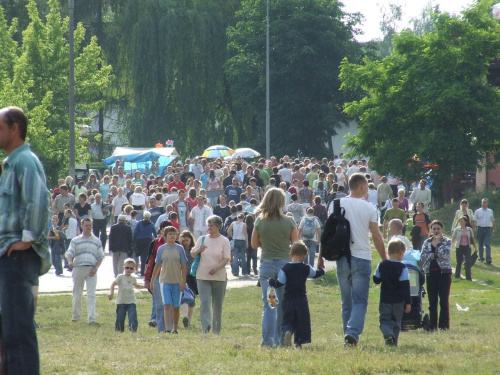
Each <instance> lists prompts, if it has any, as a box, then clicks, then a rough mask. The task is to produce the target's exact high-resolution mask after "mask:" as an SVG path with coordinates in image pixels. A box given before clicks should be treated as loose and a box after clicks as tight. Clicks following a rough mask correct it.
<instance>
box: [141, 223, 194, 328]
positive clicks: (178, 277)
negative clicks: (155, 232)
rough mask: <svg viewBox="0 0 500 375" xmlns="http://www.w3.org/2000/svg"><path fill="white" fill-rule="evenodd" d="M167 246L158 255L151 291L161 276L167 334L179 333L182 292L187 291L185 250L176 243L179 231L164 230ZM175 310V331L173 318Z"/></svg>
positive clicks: (162, 247)
mask: <svg viewBox="0 0 500 375" xmlns="http://www.w3.org/2000/svg"><path fill="white" fill-rule="evenodd" d="M163 238H164V239H165V245H162V246H160V248H159V249H158V253H157V254H156V260H155V267H154V269H153V276H152V278H151V284H150V289H151V292H153V291H154V281H155V280H156V277H158V275H160V288H161V296H162V300H163V309H164V314H163V317H164V319H165V327H166V329H167V331H166V333H179V332H178V331H177V328H178V325H179V307H180V306H181V291H184V289H186V275H187V272H186V256H185V254H184V248H183V247H182V246H181V245H178V244H177V243H175V240H176V238H177V229H175V228H174V227H170V226H169V227H166V228H164V229H163ZM172 310H173V319H174V322H173V329H172V331H169V330H168V329H169V328H170V327H172V325H171V323H172V322H171V317H172Z"/></svg>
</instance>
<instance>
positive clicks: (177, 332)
mask: <svg viewBox="0 0 500 375" xmlns="http://www.w3.org/2000/svg"><path fill="white" fill-rule="evenodd" d="M171 333H172V334H175V335H178V334H179V331H172V332H171Z"/></svg>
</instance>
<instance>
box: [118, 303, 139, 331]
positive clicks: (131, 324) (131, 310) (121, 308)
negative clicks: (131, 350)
mask: <svg viewBox="0 0 500 375" xmlns="http://www.w3.org/2000/svg"><path fill="white" fill-rule="evenodd" d="M127 313H128V329H129V330H130V331H133V332H136V331H137V326H138V323H137V309H136V306H135V303H128V304H126V303H119V304H117V305H116V323H115V331H120V332H123V331H124V330H125V316H126V315H127Z"/></svg>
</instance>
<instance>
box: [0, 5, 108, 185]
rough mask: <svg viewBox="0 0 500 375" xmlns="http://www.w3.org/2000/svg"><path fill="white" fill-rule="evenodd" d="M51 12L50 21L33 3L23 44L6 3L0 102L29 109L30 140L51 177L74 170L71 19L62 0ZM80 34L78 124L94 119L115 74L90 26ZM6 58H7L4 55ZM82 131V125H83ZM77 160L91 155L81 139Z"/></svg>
mask: <svg viewBox="0 0 500 375" xmlns="http://www.w3.org/2000/svg"><path fill="white" fill-rule="evenodd" d="M48 5H49V8H50V12H49V13H48V15H47V18H46V22H45V23H44V22H43V21H42V20H41V19H40V16H39V13H38V11H37V8H36V3H35V2H34V1H33V0H32V1H30V2H29V3H28V6H27V8H28V14H29V17H30V23H29V25H28V26H27V28H26V29H25V30H24V31H23V33H22V44H21V45H20V46H18V45H17V43H16V42H15V41H14V40H13V38H14V35H15V34H16V31H17V30H16V25H17V23H16V22H15V21H14V22H13V24H12V25H11V27H10V28H8V27H7V23H6V21H5V18H4V15H3V11H1V8H0V11H1V12H0V43H1V46H2V47H5V49H4V50H3V52H4V51H5V50H6V51H7V54H6V53H3V56H2V57H0V62H1V64H0V77H2V78H3V79H2V81H1V82H0V105H1V106H6V105H17V106H20V107H22V108H23V109H24V110H25V111H26V112H27V114H28V118H29V120H30V126H29V131H28V141H29V142H30V143H31V145H32V148H33V150H34V151H35V152H36V153H37V154H38V155H39V156H40V159H41V161H42V163H43V164H44V166H45V169H46V173H47V176H48V177H49V180H55V179H57V177H60V176H63V175H64V174H66V173H67V171H68V169H69V168H68V163H69V162H68V159H69V155H68V146H67V145H68V142H69V130H68V122H69V121H68V93H69V83H68V69H69V68H68V67H69V62H68V61H69V60H68V59H69V57H68V56H69V45H68V42H67V40H66V34H67V33H68V19H62V18H61V16H60V13H59V7H58V2H57V0H49V1H48ZM74 36H75V82H76V87H75V98H76V99H75V101H76V105H77V108H76V110H77V116H76V122H77V124H82V125H83V124H85V123H86V122H87V121H88V118H87V117H86V114H87V113H88V112H89V111H90V112H91V111H95V110H97V109H98V108H99V107H100V105H101V103H100V102H99V101H98V100H97V98H98V97H99V93H100V92H101V91H102V90H103V89H105V88H106V87H107V86H108V85H109V83H110V81H111V78H112V75H111V66H109V65H107V64H106V63H105V62H104V61H103V60H102V59H101V57H100V54H101V52H100V47H99V46H98V45H97V40H96V39H95V38H92V39H91V40H90V42H89V43H88V44H86V43H84V42H83V41H84V36H85V30H84V28H83V26H82V25H81V24H79V25H78V26H77V28H76V30H75V33H74ZM2 59H3V61H1V60H2ZM77 135H78V131H77ZM76 141H77V142H76V146H77V147H76V160H77V162H86V161H88V154H87V152H86V148H85V143H86V142H85V141H84V140H83V139H82V138H81V137H77V140H76Z"/></svg>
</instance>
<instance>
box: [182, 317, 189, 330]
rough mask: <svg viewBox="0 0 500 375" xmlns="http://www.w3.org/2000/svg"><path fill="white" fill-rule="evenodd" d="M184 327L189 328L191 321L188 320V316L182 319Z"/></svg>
mask: <svg viewBox="0 0 500 375" xmlns="http://www.w3.org/2000/svg"><path fill="white" fill-rule="evenodd" d="M182 325H183V326H184V328H187V327H189V319H188V318H187V316H185V317H184V318H182Z"/></svg>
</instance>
